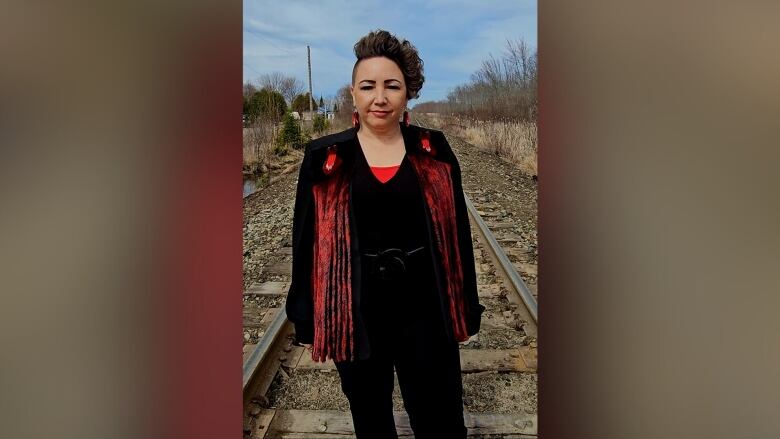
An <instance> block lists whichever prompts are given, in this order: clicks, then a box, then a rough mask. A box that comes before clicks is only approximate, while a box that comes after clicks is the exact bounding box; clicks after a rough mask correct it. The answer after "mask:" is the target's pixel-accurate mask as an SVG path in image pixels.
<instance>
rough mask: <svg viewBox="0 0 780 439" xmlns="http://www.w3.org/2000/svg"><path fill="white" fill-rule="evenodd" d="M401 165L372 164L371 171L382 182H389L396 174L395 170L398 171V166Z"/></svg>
mask: <svg viewBox="0 0 780 439" xmlns="http://www.w3.org/2000/svg"><path fill="white" fill-rule="evenodd" d="M400 167H401V165H395V166H371V172H373V173H374V176H376V178H377V179H378V180H379V181H381V182H382V183H387V182H388V181H389V180H390V179H391V178H393V176H394V175H395V172H396V171H398V168H400Z"/></svg>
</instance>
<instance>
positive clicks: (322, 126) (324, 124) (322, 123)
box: [312, 114, 330, 133]
mask: <svg viewBox="0 0 780 439" xmlns="http://www.w3.org/2000/svg"><path fill="white" fill-rule="evenodd" d="M329 125H330V124H329V123H328V119H326V118H325V116H323V115H322V114H318V115H316V116H314V120H313V121H312V129H313V130H314V132H316V133H321V132H323V131H325V130H327V129H328V126H329Z"/></svg>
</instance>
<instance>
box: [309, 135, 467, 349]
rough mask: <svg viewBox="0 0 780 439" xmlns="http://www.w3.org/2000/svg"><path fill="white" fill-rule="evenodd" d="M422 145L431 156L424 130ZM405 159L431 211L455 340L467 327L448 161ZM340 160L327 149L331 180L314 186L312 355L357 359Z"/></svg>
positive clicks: (462, 336) (346, 205)
mask: <svg viewBox="0 0 780 439" xmlns="http://www.w3.org/2000/svg"><path fill="white" fill-rule="evenodd" d="M421 147H422V149H424V150H425V151H426V152H427V153H429V154H435V151H433V150H432V148H431V146H430V141H429V137H428V136H427V133H424V134H423V135H422V139H421ZM409 160H410V162H411V164H412V166H413V168H414V170H415V172H416V173H417V176H418V177H419V180H420V185H421V189H422V192H423V197H424V198H425V201H426V203H427V205H428V210H429V211H430V214H431V220H432V226H433V233H434V237H435V241H436V246H437V248H438V255H439V256H440V258H441V259H440V260H441V267H442V269H443V273H444V277H445V289H446V294H447V298H448V303H449V312H450V317H451V320H452V322H453V332H454V334H455V338H456V339H457V340H458V341H465V340H467V339H468V338H469V337H468V335H467V333H466V332H467V331H466V317H465V314H466V313H465V301H464V297H463V271H462V266H461V260H460V248H459V247H458V230H457V221H456V218H455V200H454V192H453V187H452V179H451V176H450V165H449V164H448V163H444V162H441V161H438V160H435V159H433V158H431V157H429V156H426V155H422V154H420V155H415V154H410V155H409ZM340 162H341V161H340V159H339V158H338V157H337V156H336V154H335V148H333V147H331V149H330V150H329V153H328V158H327V159H326V162H325V163H324V165H323V171H324V172H325V173H326V174H333V175H331V177H330V178H327V179H325V180H324V181H322V182H320V183H318V184H315V185H314V188H313V192H314V205H315V213H316V218H315V220H314V222H315V225H314V232H315V234H314V236H315V242H314V255H313V256H314V261H315V263H314V264H313V270H312V294H313V296H314V297H313V299H314V346H313V349H312V359H313V360H314V361H321V362H324V361H325V360H326V359H327V358H328V357H330V358H332V359H333V360H334V361H346V360H350V361H353V360H354V359H355V334H354V325H353V321H352V267H351V264H350V261H351V260H352V259H351V249H350V226H349V176H348V175H347V173H345V172H338V171H341V169H337V168H339V165H340Z"/></svg>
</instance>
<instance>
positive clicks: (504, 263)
mask: <svg viewBox="0 0 780 439" xmlns="http://www.w3.org/2000/svg"><path fill="white" fill-rule="evenodd" d="M463 196H464V198H465V200H466V207H467V208H468V211H469V214H470V215H471V217H472V218H473V219H474V222H475V223H476V224H477V227H478V228H479V231H480V233H481V234H482V236H484V237H485V241H487V244H488V245H487V247H488V249H489V250H490V251H491V252H492V253H493V256H494V259H495V260H496V261H497V262H498V265H499V266H500V267H501V270H503V271H504V274H505V275H506V278H507V279H508V280H509V283H510V284H511V286H512V288H514V290H515V291H516V292H517V294H518V295H519V296H520V299H521V300H522V301H523V303H524V304H525V307H526V309H527V310H528V314H529V315H530V316H531V318H533V321H534V324H537V323H538V317H537V316H538V305H537V303H536V299H535V298H534V296H533V294H531V291H530V290H529V289H528V286H526V284H525V282H523V278H521V277H520V274H519V273H518V272H517V270H516V269H515V266H514V265H513V264H512V261H510V260H509V258H508V257H507V255H506V253H505V252H504V249H503V248H501V245H500V244H499V243H498V241H496V238H495V237H494V236H493V233H492V232H491V231H490V228H489V227H488V225H487V224H486V223H485V221H484V220H483V219H482V217H481V216H480V215H479V212H477V208H476V207H474V204H472V202H471V200H470V199H469V197H468V195H466V194H465V193H464V194H463Z"/></svg>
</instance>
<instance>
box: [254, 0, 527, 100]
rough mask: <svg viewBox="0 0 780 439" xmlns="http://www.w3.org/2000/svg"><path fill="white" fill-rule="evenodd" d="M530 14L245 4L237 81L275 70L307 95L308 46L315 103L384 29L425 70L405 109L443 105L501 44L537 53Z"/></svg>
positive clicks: (426, 0) (493, 8) (454, 2)
mask: <svg viewBox="0 0 780 439" xmlns="http://www.w3.org/2000/svg"><path fill="white" fill-rule="evenodd" d="M536 11H537V6H536V0H481V1H477V0H468V1H466V0H423V1H420V0H417V1H410V0H393V1H384V2H379V1H373V0H363V1H359V2H356V1H346V0H319V1H315V0H275V1H268V0H244V67H243V71H244V82H247V81H251V82H255V80H256V79H257V78H258V77H259V76H261V75H262V74H265V73H270V72H274V71H277V72H281V73H283V74H285V75H287V76H295V77H296V78H298V79H299V80H300V81H301V83H303V84H304V88H305V90H306V91H308V71H307V64H306V46H307V45H309V46H311V63H312V88H313V94H314V97H315V98H317V97H319V96H324V97H329V96H335V94H336V92H337V91H338V89H339V88H341V87H342V86H344V85H345V84H347V83H349V82H350V80H351V75H352V66H353V65H354V63H355V54H354V52H353V46H354V45H355V43H356V42H357V41H358V40H359V39H360V38H361V37H362V36H364V35H366V34H367V33H368V32H370V31H372V30H376V29H384V30H387V31H389V32H390V33H392V34H394V35H396V36H397V37H399V38H403V39H407V40H409V41H410V42H411V43H412V44H413V45H414V46H415V47H417V49H418V51H419V53H420V57H421V58H422V60H423V63H424V74H425V83H424V84H423V88H422V90H421V91H420V97H419V98H418V99H417V100H413V101H410V102H409V105H410V106H413V105H414V104H416V103H418V102H424V101H432V100H442V99H445V98H446V97H447V93H448V92H449V90H451V89H452V88H454V87H455V86H457V85H461V84H466V83H468V82H469V78H470V76H471V74H472V73H473V72H475V71H476V70H477V69H479V67H480V65H481V63H482V61H483V60H484V59H487V58H488V57H489V56H490V55H491V54H492V55H494V56H496V57H500V56H501V54H502V52H503V51H504V48H505V47H506V41H507V39H511V40H518V39H523V40H524V41H525V42H526V44H527V45H529V46H530V47H531V48H533V49H536V47H537V42H536V29H537V27H536V23H537V20H536V16H537V12H536Z"/></svg>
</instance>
